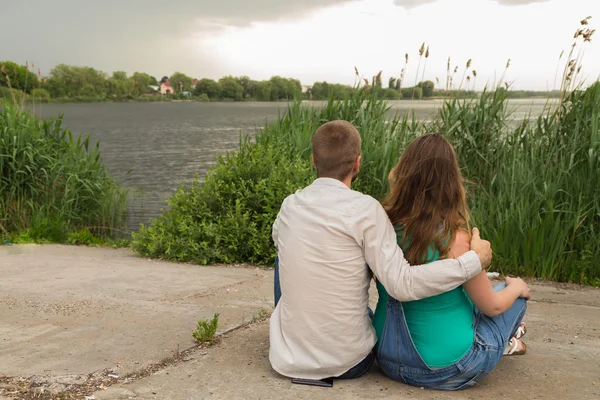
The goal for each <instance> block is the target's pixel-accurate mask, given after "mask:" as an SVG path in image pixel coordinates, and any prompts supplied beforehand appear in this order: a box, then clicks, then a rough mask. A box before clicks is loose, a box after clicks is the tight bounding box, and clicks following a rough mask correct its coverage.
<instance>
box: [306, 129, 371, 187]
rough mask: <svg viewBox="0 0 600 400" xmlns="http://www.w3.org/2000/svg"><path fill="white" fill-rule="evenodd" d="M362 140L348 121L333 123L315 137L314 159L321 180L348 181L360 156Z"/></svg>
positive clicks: (318, 130)
mask: <svg viewBox="0 0 600 400" xmlns="http://www.w3.org/2000/svg"><path fill="white" fill-rule="evenodd" d="M360 145H361V138H360V133H358V130H357V129H356V128H355V127H354V125H352V124H351V123H350V122H348V121H342V120H338V121H331V122H327V123H326V124H323V125H321V126H320V127H319V129H317V132H315V135H314V136H313V140H312V146H313V157H314V159H315V166H316V167H317V176H318V177H319V178H334V179H338V180H344V179H346V178H347V177H348V176H349V175H350V174H351V173H352V168H353V166H354V162H355V161H356V158H357V157H358V156H359V155H360Z"/></svg>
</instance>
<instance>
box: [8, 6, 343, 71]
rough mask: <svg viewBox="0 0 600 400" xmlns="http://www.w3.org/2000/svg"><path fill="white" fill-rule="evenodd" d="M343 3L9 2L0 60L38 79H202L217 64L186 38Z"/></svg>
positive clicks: (303, 15) (299, 15)
mask: <svg viewBox="0 0 600 400" xmlns="http://www.w3.org/2000/svg"><path fill="white" fill-rule="evenodd" d="M4 1H5V0H0V3H3V2H4ZM7 1H8V0H7ZM350 1H351V0H301V1H300V0H294V1H291V0H253V1H249V0H177V1H173V2H165V1H164V0H103V1H94V2H92V1H81V0H53V1H48V0H15V1H10V6H9V7H4V6H0V9H1V10H2V11H1V14H2V23H0V38H2V54H0V59H8V60H15V61H17V62H19V63H25V60H34V61H35V63H36V65H37V66H41V67H42V73H48V72H49V69H50V68H51V67H53V66H54V65H56V64H58V63H66V64H74V65H89V66H94V67H96V68H100V69H104V70H107V71H112V70H113V68H114V67H113V66H115V65H118V66H120V67H119V68H120V69H124V70H126V71H128V72H133V71H134V70H136V69H138V70H139V69H144V68H146V69H149V70H150V71H148V72H151V73H158V72H159V71H163V70H164V71H170V70H171V69H172V68H173V65H180V68H181V69H183V70H188V71H189V70H191V69H192V68H194V69H195V70H199V71H200V72H206V71H208V70H215V69H218V68H219V66H218V60H214V59H213V57H211V55H210V54H208V55H207V54H201V50H199V49H197V46H195V45H194V44H193V43H191V42H192V41H193V40H191V38H193V37H196V38H197V37H198V36H201V35H211V34H213V33H214V32H215V30H221V29H223V28H224V27H228V26H229V27H231V26H235V27H244V26H249V25H251V24H252V23H255V22H266V21H276V20H281V19H300V18H303V17H305V16H306V15H307V14H310V13H312V12H315V11H316V10H319V9H321V8H325V7H329V6H335V5H340V4H343V3H348V2H350ZM200 56H203V58H202V59H200V58H199V57H200Z"/></svg>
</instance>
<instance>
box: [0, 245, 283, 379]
mask: <svg viewBox="0 0 600 400" xmlns="http://www.w3.org/2000/svg"><path fill="white" fill-rule="evenodd" d="M0 275H1V276H2V279H1V280H0V315H1V316H2V318H1V319H0V338H2V339H1V340H0V376H2V375H6V376H30V375H34V374H36V375H59V374H60V375H64V374H87V373H91V372H94V371H98V370H102V369H104V368H112V367H118V368H119V369H120V371H121V373H127V372H130V371H133V370H136V369H139V368H140V367H142V366H145V365H147V364H149V363H152V362H157V361H160V360H161V359H163V358H165V357H167V356H169V355H171V354H173V353H174V352H176V351H177V350H179V351H182V350H185V349H187V348H189V347H191V346H193V345H194V342H193V339H192V336H191V332H192V330H193V329H194V328H195V326H196V321H197V320H198V319H204V318H210V317H212V315H213V314H214V313H216V312H218V313H220V314H221V317H220V330H227V329H231V328H234V327H237V326H239V325H240V324H241V323H244V322H248V321H250V320H252V318H253V316H254V315H255V314H256V313H257V312H258V311H259V310H260V309H263V308H271V307H272V295H269V293H270V292H271V291H272V289H268V288H272V278H271V276H272V275H270V272H269V271H266V270H263V269H257V268H231V267H199V266H192V265H184V264H174V263H166V262H160V261H149V260H146V259H141V258H138V257H136V256H135V255H133V253H132V252H131V251H129V250H123V249H120V250H115V249H105V248H87V247H71V246H11V247H0Z"/></svg>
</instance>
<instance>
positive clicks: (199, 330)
mask: <svg viewBox="0 0 600 400" xmlns="http://www.w3.org/2000/svg"><path fill="white" fill-rule="evenodd" d="M218 328H219V313H216V314H215V315H213V318H212V319H211V320H210V321H209V320H207V319H203V320H199V321H198V325H197V326H196V330H195V331H193V332H192V336H193V337H194V339H195V340H196V341H197V342H198V343H201V344H212V342H214V340H215V335H216V334H217V329H218Z"/></svg>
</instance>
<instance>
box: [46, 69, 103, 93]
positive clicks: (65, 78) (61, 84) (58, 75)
mask: <svg viewBox="0 0 600 400" xmlns="http://www.w3.org/2000/svg"><path fill="white" fill-rule="evenodd" d="M48 83H49V85H48V87H49V88H50V89H48V90H49V91H50V93H52V95H53V96H55V94H54V93H62V94H61V96H79V95H81V96H84V95H85V96H87V95H89V94H90V93H92V92H93V95H94V96H98V97H104V96H106V93H107V80H106V75H105V74H104V72H102V71H98V70H95V69H94V68H89V67H74V66H70V65H65V64H60V65H57V66H56V67H54V68H53V69H52V70H51V71H50V77H49V79H48ZM90 87H91V88H92V89H90ZM84 88H85V92H86V94H82V91H83V90H84ZM53 91H54V92H53Z"/></svg>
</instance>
